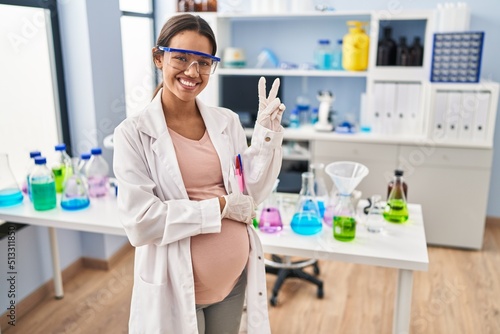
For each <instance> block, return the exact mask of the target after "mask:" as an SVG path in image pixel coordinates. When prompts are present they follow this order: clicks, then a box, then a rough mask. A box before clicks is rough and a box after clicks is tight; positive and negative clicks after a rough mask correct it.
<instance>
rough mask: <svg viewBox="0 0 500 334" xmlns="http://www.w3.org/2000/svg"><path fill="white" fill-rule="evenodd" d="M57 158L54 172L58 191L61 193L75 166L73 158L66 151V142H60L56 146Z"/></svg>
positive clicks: (53, 168) (53, 167)
mask: <svg viewBox="0 0 500 334" xmlns="http://www.w3.org/2000/svg"><path fill="white" fill-rule="evenodd" d="M55 150H56V159H55V163H54V165H53V166H52V172H53V173H54V177H55V184H56V192H57V193H58V194H61V193H62V192H63V190H64V181H65V180H66V178H67V177H70V176H71V175H73V167H72V163H71V158H70V156H69V155H68V153H66V144H64V143H63V144H58V145H56V146H55Z"/></svg>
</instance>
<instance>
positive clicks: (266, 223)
mask: <svg viewBox="0 0 500 334" xmlns="http://www.w3.org/2000/svg"><path fill="white" fill-rule="evenodd" d="M278 184H279V180H276V182H275V183H274V187H273V191H272V193H271V194H270V195H269V196H268V197H267V199H266V200H265V201H264V207H263V209H262V211H261V212H260V218H259V230H261V231H262V232H266V233H275V232H279V231H281V230H282V229H283V222H282V221H281V214H280V209H279V204H278V199H277V195H276V192H277V189H278Z"/></svg>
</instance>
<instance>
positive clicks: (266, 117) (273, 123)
mask: <svg viewBox="0 0 500 334" xmlns="http://www.w3.org/2000/svg"><path fill="white" fill-rule="evenodd" d="M279 87H280V79H279V78H276V79H275V80H274V82H273V86H272V87H271V90H270V91H269V96H268V97H266V78H264V77H260V79H259V112H258V114H257V122H258V123H259V124H260V125H262V126H263V127H265V128H267V129H269V130H271V131H278V130H279V129H280V126H281V117H282V116H283V112H284V111H285V108H286V107H285V105H284V104H283V103H281V101H280V99H279V97H276V96H277V95H278V88H279Z"/></svg>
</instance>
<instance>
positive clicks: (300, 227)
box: [290, 172, 322, 235]
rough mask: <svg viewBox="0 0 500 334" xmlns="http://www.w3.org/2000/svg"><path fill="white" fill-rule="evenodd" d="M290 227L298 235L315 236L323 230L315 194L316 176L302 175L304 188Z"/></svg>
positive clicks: (309, 173) (301, 190)
mask: <svg viewBox="0 0 500 334" xmlns="http://www.w3.org/2000/svg"><path fill="white" fill-rule="evenodd" d="M299 196H300V197H299V200H298V202H297V206H296V209H295V213H294V215H293V218H292V222H291V223H290V226H291V228H292V230H293V231H294V232H295V233H297V234H302V235H313V234H316V233H319V232H320V231H321V228H322V223H321V216H320V212H319V206H318V202H317V200H316V194H315V193H314V174H313V173H312V172H305V173H302V188H301V189H300V193H299Z"/></svg>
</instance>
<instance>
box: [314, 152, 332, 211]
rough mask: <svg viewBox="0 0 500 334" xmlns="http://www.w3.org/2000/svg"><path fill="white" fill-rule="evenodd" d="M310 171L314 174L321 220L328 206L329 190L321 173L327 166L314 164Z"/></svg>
mask: <svg viewBox="0 0 500 334" xmlns="http://www.w3.org/2000/svg"><path fill="white" fill-rule="evenodd" d="M309 169H310V171H311V172H312V173H313V174H314V194H315V195H316V201H317V202H318V208H319V216H320V217H321V218H323V217H324V215H325V209H326V206H327V205H328V197H329V196H328V189H327V188H326V183H325V180H324V179H323V176H321V172H322V171H323V170H324V169H325V164H322V163H319V162H318V163H312V164H310V165H309Z"/></svg>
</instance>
